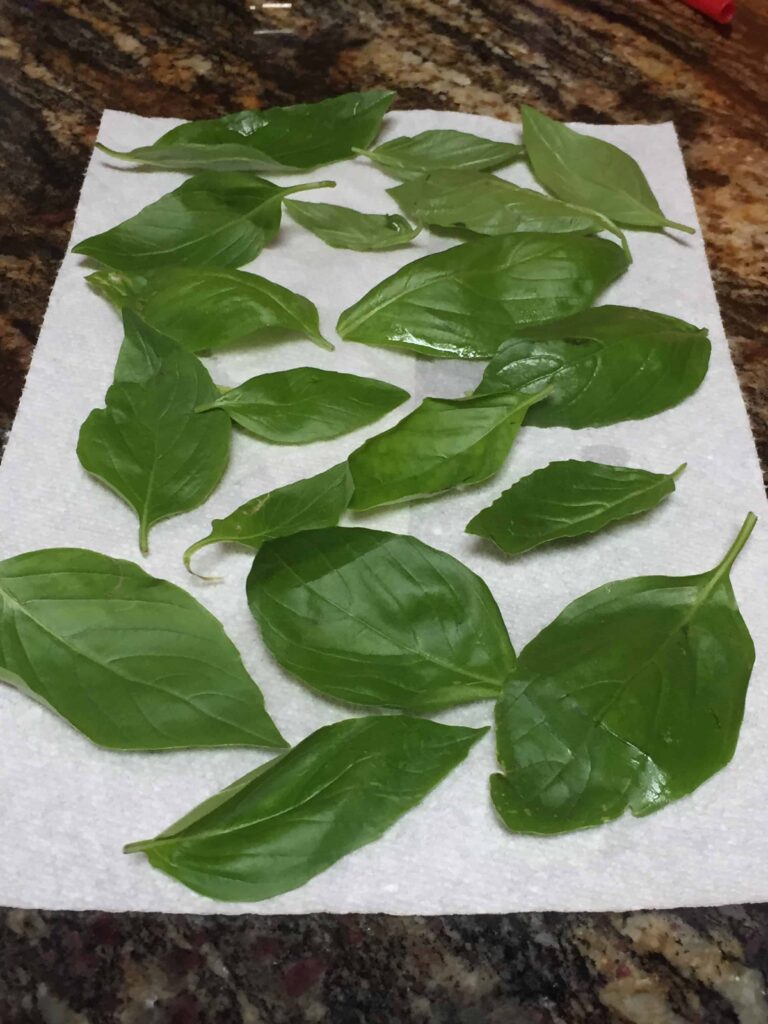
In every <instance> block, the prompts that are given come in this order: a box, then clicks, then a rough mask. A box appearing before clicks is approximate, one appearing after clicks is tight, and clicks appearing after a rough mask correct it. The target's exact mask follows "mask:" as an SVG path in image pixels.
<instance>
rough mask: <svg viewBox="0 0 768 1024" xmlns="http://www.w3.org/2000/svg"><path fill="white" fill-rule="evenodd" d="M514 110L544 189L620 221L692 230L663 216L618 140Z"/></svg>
mask: <svg viewBox="0 0 768 1024" xmlns="http://www.w3.org/2000/svg"><path fill="white" fill-rule="evenodd" d="M520 111H521V114H522V118H523V140H524V142H525V149H526V152H527V153H528V159H529V160H530V162H531V167H532V168H533V173H534V174H535V175H536V177H537V178H538V180H539V181H540V182H541V184H542V185H543V186H544V188H546V189H547V190H548V191H549V192H552V193H553V194H554V195H556V196H558V197H559V198H560V199H564V200H565V201H566V202H568V203H576V205H577V206H588V207H589V208H590V209H593V210H598V211H599V212H600V213H603V214H605V216H606V217H610V219H611V220H613V221H615V222H616V223H617V224H620V225H622V227H629V228H663V227H668V228H677V229H678V231H687V232H689V233H693V232H694V228H689V227H686V225H685V224H677V223H675V222H674V221H671V220H667V218H666V217H665V216H664V214H663V213H662V212H661V207H660V206H659V204H658V203H657V202H656V197H655V196H654V194H653V192H652V191H651V188H650V186H649V184H648V182H647V181H646V180H645V175H644V174H643V172H642V171H641V170H640V167H639V166H638V164H637V162H636V161H635V160H633V159H632V157H631V156H629V154H628V153H625V152H624V151H623V150H621V149H619V148H618V146H613V145H611V143H610V142H603V141H602V139H595V138H592V137H591V136H589V135H581V134H580V133H579V132H575V131H574V130H573V129H572V128H569V127H568V125H566V124H562V123H561V122H560V121H553V120H552V118H550V117H547V115H546V114H542V113H541V112H540V111H538V110H534V109H533V108H532V107H527V106H525V105H523V106H522V107H521V108H520Z"/></svg>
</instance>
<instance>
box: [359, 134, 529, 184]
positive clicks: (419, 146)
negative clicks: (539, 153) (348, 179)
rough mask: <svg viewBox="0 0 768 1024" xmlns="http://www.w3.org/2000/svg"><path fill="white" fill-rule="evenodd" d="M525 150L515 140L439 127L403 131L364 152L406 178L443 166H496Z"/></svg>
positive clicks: (509, 160) (389, 170)
mask: <svg viewBox="0 0 768 1024" xmlns="http://www.w3.org/2000/svg"><path fill="white" fill-rule="evenodd" d="M524 153H525V149H524V147H523V146H518V145H516V144H514V143H512V142H494V141H493V139H483V138H480V136H479V135H472V134H470V133H469V132H457V131H453V130H451V129H437V130H433V131H427V132H421V133H420V134H419V135H403V136H401V137H400V138H399V139H392V141H391V142H385V143H383V144H382V145H381V146H377V147H376V149H374V150H373V151H368V152H365V153H364V154H363V155H365V156H367V157H368V158H369V160H372V161H373V162H374V163H375V164H376V165H377V166H378V167H380V168H381V169H382V171H386V173H387V174H391V175H392V176H393V177H395V178H401V179H403V180H406V181H407V180H409V179H411V178H418V177H420V176H421V175H422V174H427V173H428V172H429V171H436V170H439V169H440V168H444V167H449V168H453V169H465V170H473V171H489V170H495V169H496V168H498V167H504V166H505V165H506V164H510V163H512V161H513V160H519V159H520V158H521V157H522V156H523V155H524Z"/></svg>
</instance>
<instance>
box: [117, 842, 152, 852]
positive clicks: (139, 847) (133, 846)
mask: <svg viewBox="0 0 768 1024" xmlns="http://www.w3.org/2000/svg"><path fill="white" fill-rule="evenodd" d="M154 845H155V840H154V839H138V840H137V841H136V842H135V843H126V844H125V846H124V847H123V853H144V852H146V851H147V850H150V849H152V847H153V846H154Z"/></svg>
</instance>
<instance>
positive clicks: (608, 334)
mask: <svg viewBox="0 0 768 1024" xmlns="http://www.w3.org/2000/svg"><path fill="white" fill-rule="evenodd" d="M710 348H711V346H710V343H709V338H708V337H707V332H706V330H703V329H702V328H699V327H694V326H693V324H689V323H686V322H685V320H678V319H677V318H676V317H673V316H664V315H663V314H662V313H652V312H650V311H649V310H647V309H633V308H632V307H630V306H598V307H596V308H595V309H589V310H585V311H584V312H582V313H577V314H575V315H574V316H570V317H567V318H565V319H563V320H558V321H556V322H554V323H549V324H540V325H537V326H533V327H527V328H525V330H523V331H519V332H517V337H513V338H512V340H510V341H508V342H507V343H506V344H505V345H503V346H502V347H501V348H500V349H499V351H498V353H497V355H496V356H495V357H494V358H493V359H492V360H491V362H490V363H489V364H488V366H487V368H486V371H485V374H484V376H483V379H482V381H481V382H480V385H479V387H478V388H477V393H478V394H487V393H489V392H492V391H499V390H503V389H504V388H509V389H510V391H515V392H517V391H526V390H530V389H533V388H540V387H541V386H542V384H545V383H549V384H552V385H553V388H554V390H553V391H552V392H551V393H550V395H549V396H548V397H547V399H546V400H545V401H543V402H540V403H539V404H538V405H536V406H535V407H534V408H532V409H531V413H530V416H529V417H528V421H527V423H528V425H529V426H534V427H574V428H578V427H602V426H605V425H607V424H609V423H618V422H620V421H621V420H635V419H644V418H645V417H647V416H654V415H655V414H656V413H658V412H662V411H663V410H664V409H669V408H671V407H672V406H674V405H677V404H678V403H679V402H682V401H683V399H684V398H687V397H688V396H689V395H691V394H692V393H693V392H694V391H695V390H696V388H697V387H698V386H699V384H701V382H702V380H703V379H704V376H705V374H706V372H707V366H708V365H709V353H710Z"/></svg>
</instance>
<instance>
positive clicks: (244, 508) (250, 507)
mask: <svg viewBox="0 0 768 1024" xmlns="http://www.w3.org/2000/svg"><path fill="white" fill-rule="evenodd" d="M351 496H352V478H351V477H350V475H349V469H348V468H347V464H346V462H343V463H341V464H340V465H338V466H332V467H331V468H330V469H326V470H325V472H323V473H318V474H317V476H310V477H307V479H306V480H296V481H294V482H293V483H291V484H286V486H285V487H277V488H275V490H274V491H268V492H267V493H266V494H260V495H259V497H258V498H252V499H251V501H246V502H245V504H244V505H241V506H240V507H239V508H236V509H235V511H234V512H231V513H230V514H229V515H228V516H227V517H226V518H225V519H214V520H213V522H212V523H211V532H210V533H209V534H208V536H207V537H203V539H202V540H199V541H197V542H196V543H195V544H192V546H191V547H189V548H187V550H186V551H185V552H184V564H185V565H186V567H187V569H189V571H190V572H191V571H192V569H191V558H192V555H193V554H194V553H195V552H196V551H199V550H200V549H201V548H204V547H207V546H208V545H209V544H220V543H225V542H227V541H231V542H232V543H236V544H244V545H245V546H246V547H249V548H253V550H254V551H258V549H259V548H260V547H261V545H262V544H263V543H264V542H265V541H267V540H273V539H274V538H275V537H288V536H290V535H291V534H292V533H301V531H302V530H318V529H320V528H321V527H323V526H335V525H336V524H337V523H338V521H339V519H340V518H341V516H342V515H343V513H344V512H345V511H346V510H347V507H348V505H349V499H350V498H351Z"/></svg>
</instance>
